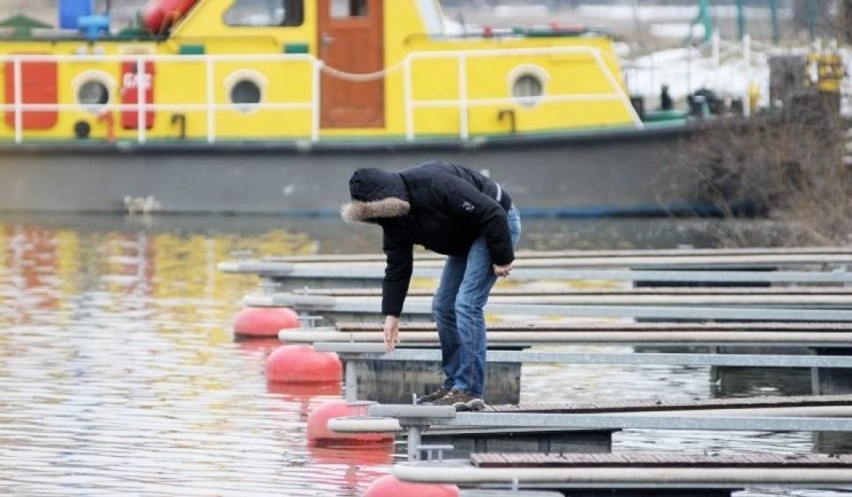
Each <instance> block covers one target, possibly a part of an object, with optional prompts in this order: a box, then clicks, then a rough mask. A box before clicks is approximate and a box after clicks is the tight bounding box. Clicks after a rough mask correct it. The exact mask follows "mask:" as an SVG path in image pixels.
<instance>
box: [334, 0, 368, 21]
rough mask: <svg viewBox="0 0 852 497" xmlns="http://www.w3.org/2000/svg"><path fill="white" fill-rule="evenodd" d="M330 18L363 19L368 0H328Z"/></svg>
mask: <svg viewBox="0 0 852 497" xmlns="http://www.w3.org/2000/svg"><path fill="white" fill-rule="evenodd" d="M330 1H331V17H335V18H340V17H364V16H366V15H367V2H368V0H330Z"/></svg>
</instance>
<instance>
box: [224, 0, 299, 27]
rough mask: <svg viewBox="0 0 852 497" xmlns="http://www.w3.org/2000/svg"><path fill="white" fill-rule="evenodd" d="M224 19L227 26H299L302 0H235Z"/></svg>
mask: <svg viewBox="0 0 852 497" xmlns="http://www.w3.org/2000/svg"><path fill="white" fill-rule="evenodd" d="M224 20H225V24H226V25H228V26H301V25H302V21H303V20H304V0H236V2H234V5H233V6H232V7H231V8H230V9H228V11H227V12H225V18H224Z"/></svg>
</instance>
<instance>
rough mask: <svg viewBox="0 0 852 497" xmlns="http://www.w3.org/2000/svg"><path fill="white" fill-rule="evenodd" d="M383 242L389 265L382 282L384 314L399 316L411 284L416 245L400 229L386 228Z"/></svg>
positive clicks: (386, 267)
mask: <svg viewBox="0 0 852 497" xmlns="http://www.w3.org/2000/svg"><path fill="white" fill-rule="evenodd" d="M383 233H384V239H383V242H382V245H383V247H382V248H383V250H384V252H385V256H386V257H387V264H386V266H385V277H384V279H383V280H382V314H384V315H385V316H388V315H390V316H399V315H400V314H402V305H403V303H404V302H405V296H406V295H407V294H408V285H409V283H410V282H411V271H412V265H413V253H412V252H413V248H414V244H413V243H412V241H411V239H410V238H409V237H407V236H405V235H404V233H403V232H402V231H400V230H399V229H394V228H393V227H392V226H386V227H385V228H384V231H383Z"/></svg>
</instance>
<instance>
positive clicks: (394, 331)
mask: <svg viewBox="0 0 852 497" xmlns="http://www.w3.org/2000/svg"><path fill="white" fill-rule="evenodd" d="M398 343H399V318H398V317H397V316H385V349H387V351H388V352H393V349H394V348H396V346H397V344H398Z"/></svg>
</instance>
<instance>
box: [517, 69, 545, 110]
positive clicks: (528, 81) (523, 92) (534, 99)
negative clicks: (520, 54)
mask: <svg viewBox="0 0 852 497" xmlns="http://www.w3.org/2000/svg"><path fill="white" fill-rule="evenodd" d="M548 78H549V75H548V74H547V71H545V70H544V69H543V68H541V67H540V66H537V65H535V64H522V65H520V66H518V67H516V68H514V69H513V70H512V71H510V72H509V75H508V82H509V91H510V92H511V94H512V97H513V98H514V99H515V100H517V101H518V103H519V104H521V105H524V106H527V107H532V106H535V105H537V104H538V103H539V102H540V101H541V97H542V95H544V94H545V93H546V89H545V84H546V82H547V80H548Z"/></svg>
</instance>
